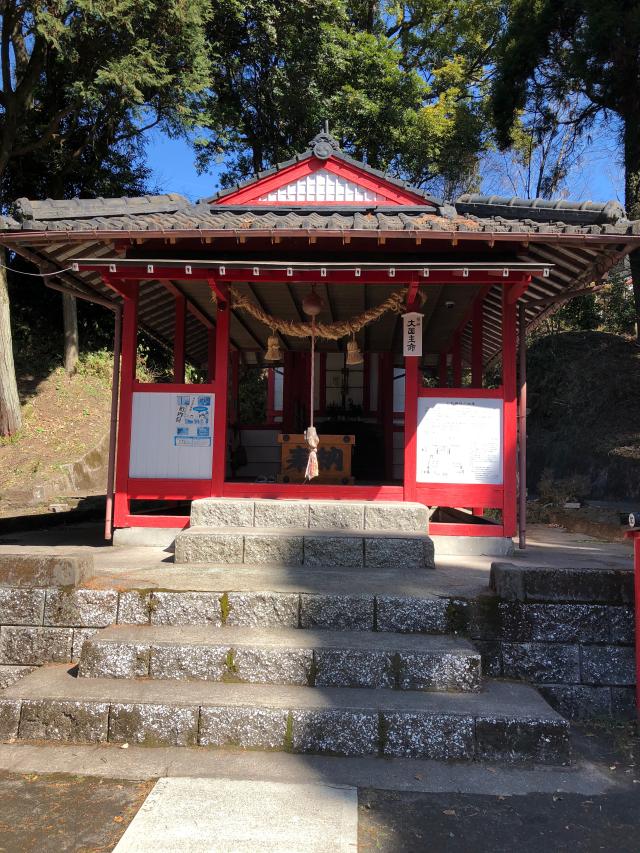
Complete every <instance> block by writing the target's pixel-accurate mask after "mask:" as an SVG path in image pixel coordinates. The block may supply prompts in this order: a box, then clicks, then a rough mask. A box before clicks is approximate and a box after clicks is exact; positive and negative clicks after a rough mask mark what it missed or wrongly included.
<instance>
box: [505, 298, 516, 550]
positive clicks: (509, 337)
mask: <svg viewBox="0 0 640 853" xmlns="http://www.w3.org/2000/svg"><path fill="white" fill-rule="evenodd" d="M502 391H503V399H504V460H503V464H504V468H503V480H504V482H503V487H504V497H503V507H502V518H503V523H504V535H505V536H515V533H516V501H517V487H516V466H517V444H518V421H517V415H518V412H517V394H516V306H515V304H513V303H512V302H510V301H509V288H508V287H505V288H503V291H502Z"/></svg>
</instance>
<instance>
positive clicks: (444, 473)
mask: <svg viewBox="0 0 640 853" xmlns="http://www.w3.org/2000/svg"><path fill="white" fill-rule="evenodd" d="M502 424H503V418H502V400H498V399H495V398H490V399H488V398H486V397H419V398H418V430H417V456H418V458H417V460H416V462H417V465H416V479H417V481H418V483H465V484H467V485H474V484H480V485H500V484H501V483H502V459H503V452H502V445H503V440H502Z"/></svg>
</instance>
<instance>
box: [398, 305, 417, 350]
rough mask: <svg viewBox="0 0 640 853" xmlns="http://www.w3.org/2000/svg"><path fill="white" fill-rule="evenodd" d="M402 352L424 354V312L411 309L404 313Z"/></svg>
mask: <svg viewBox="0 0 640 853" xmlns="http://www.w3.org/2000/svg"><path fill="white" fill-rule="evenodd" d="M402 328H403V335H402V354H403V355H405V356H406V355H418V356H419V355H422V314H420V312H419V311H409V312H408V313H407V314H403V315H402Z"/></svg>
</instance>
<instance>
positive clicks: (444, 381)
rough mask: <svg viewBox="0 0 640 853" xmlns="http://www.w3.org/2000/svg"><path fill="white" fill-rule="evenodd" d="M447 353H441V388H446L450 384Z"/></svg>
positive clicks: (439, 377) (439, 372)
mask: <svg viewBox="0 0 640 853" xmlns="http://www.w3.org/2000/svg"><path fill="white" fill-rule="evenodd" d="M447 355H448V354H447V353H446V352H441V353H440V362H439V364H438V385H439V386H440V387H441V388H446V387H447V385H448V384H449V366H448V364H447Z"/></svg>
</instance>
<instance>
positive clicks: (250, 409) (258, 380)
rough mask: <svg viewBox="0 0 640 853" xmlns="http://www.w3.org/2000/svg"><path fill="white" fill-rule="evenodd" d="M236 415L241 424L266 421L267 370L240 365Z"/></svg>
mask: <svg viewBox="0 0 640 853" xmlns="http://www.w3.org/2000/svg"><path fill="white" fill-rule="evenodd" d="M238 417H239V421H240V423H241V424H264V423H266V421H267V371H266V370H264V368H262V367H251V366H249V365H242V366H241V368H240V372H239V376H238Z"/></svg>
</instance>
